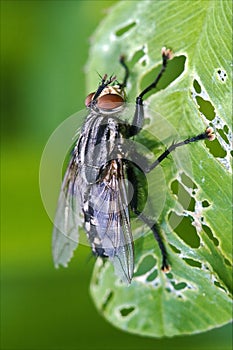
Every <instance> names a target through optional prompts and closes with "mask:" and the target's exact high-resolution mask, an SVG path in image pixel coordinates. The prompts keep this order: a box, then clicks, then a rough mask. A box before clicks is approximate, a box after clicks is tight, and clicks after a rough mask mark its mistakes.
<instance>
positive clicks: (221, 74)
mask: <svg viewBox="0 0 233 350" xmlns="http://www.w3.org/2000/svg"><path fill="white" fill-rule="evenodd" d="M217 78H218V79H219V80H221V82H223V83H225V82H226V80H227V73H226V71H225V70H224V69H220V68H219V69H218V70H217Z"/></svg>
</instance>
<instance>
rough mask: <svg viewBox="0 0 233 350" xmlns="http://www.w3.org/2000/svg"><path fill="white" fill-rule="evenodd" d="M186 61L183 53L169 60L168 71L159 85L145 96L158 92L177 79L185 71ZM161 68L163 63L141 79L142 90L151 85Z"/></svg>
mask: <svg viewBox="0 0 233 350" xmlns="http://www.w3.org/2000/svg"><path fill="white" fill-rule="evenodd" d="M185 61H186V57H185V56H183V55H182V56H178V57H175V58H173V59H172V60H171V61H169V63H168V66H167V69H166V72H165V73H164V75H163V76H162V78H161V80H160V81H159V83H158V86H157V87H156V88H155V89H153V90H151V91H150V92H148V93H147V94H146V96H145V98H148V97H149V96H150V95H152V94H154V93H156V92H157V91H160V90H162V89H165V88H166V87H167V86H168V85H170V84H171V83H172V82H173V81H174V80H175V79H177V78H178V77H179V76H180V75H181V74H182V73H183V71H184V67H185ZM160 70H161V64H160V65H158V66H157V67H156V68H154V69H152V70H151V71H150V72H149V73H147V74H146V75H145V76H144V77H143V79H142V81H141V90H143V89H145V88H146V87H147V86H148V85H150V84H151V83H152V82H153V81H154V80H155V78H156V77H157V75H158V74H159V72H160Z"/></svg>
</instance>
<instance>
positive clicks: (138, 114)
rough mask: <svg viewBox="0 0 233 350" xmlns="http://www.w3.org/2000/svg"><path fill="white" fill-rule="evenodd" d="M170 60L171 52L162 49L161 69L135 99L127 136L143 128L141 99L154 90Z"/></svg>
mask: <svg viewBox="0 0 233 350" xmlns="http://www.w3.org/2000/svg"><path fill="white" fill-rule="evenodd" d="M171 58H172V52H171V50H169V49H166V48H165V47H163V48H162V68H161V70H160V72H159V74H158V75H157V77H156V78H155V80H154V81H153V82H152V83H151V84H150V85H148V86H147V87H146V88H145V89H144V90H143V91H142V92H141V93H140V94H139V95H138V97H137V98H136V109H135V113H134V118H133V122H132V125H131V126H130V130H129V136H134V135H136V134H138V133H139V132H140V130H141V129H142V127H143V122H144V107H143V97H144V95H145V94H147V92H149V91H150V90H152V89H154V88H155V87H156V86H157V84H158V82H159V80H160V78H161V77H162V75H163V73H164V71H165V70H166V67H167V61H168V60H169V59H171Z"/></svg>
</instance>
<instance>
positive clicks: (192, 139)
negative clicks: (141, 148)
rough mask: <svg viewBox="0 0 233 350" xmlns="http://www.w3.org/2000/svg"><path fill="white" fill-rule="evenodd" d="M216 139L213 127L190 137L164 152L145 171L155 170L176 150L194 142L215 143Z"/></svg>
mask: <svg viewBox="0 0 233 350" xmlns="http://www.w3.org/2000/svg"><path fill="white" fill-rule="evenodd" d="M214 139H215V135H214V134H213V129H212V128H211V127H207V128H206V130H205V132H203V133H201V134H199V135H197V136H193V137H190V138H188V139H186V140H184V141H181V142H177V143H173V144H172V145H171V146H170V147H168V149H166V151H164V152H163V153H162V154H161V155H160V156H159V157H158V158H157V159H156V160H155V161H154V162H153V163H152V164H151V165H149V166H148V167H147V168H145V169H143V170H144V171H145V172H146V173H149V172H150V171H151V170H153V169H154V168H155V167H156V166H157V165H159V164H160V163H161V162H162V161H163V160H164V159H165V158H167V156H168V155H169V154H170V153H171V152H173V151H175V149H176V148H178V147H181V146H184V145H188V144H189V143H192V142H197V141H201V140H209V141H213V140H214Z"/></svg>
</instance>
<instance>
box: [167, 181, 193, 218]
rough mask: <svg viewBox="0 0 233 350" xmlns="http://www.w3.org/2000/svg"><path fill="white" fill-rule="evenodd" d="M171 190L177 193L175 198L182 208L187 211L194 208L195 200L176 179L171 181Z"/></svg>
mask: <svg viewBox="0 0 233 350" xmlns="http://www.w3.org/2000/svg"><path fill="white" fill-rule="evenodd" d="M171 190H172V192H173V193H174V194H176V195H177V199H178V201H179V202H180V204H181V205H182V206H183V208H184V209H186V210H189V211H194V210H195V200H194V198H193V197H191V196H190V194H189V193H188V192H187V191H186V190H185V189H184V187H183V186H182V185H181V183H180V182H179V181H177V180H174V181H173V182H172V183H171Z"/></svg>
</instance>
